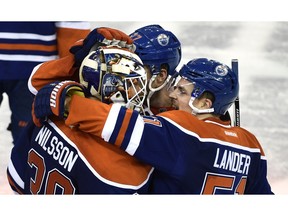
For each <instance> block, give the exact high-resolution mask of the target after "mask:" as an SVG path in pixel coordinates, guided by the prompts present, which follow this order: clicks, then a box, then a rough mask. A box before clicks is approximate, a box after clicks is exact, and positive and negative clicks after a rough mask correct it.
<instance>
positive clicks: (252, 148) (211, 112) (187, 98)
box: [65, 58, 273, 194]
mask: <svg viewBox="0 0 288 216" xmlns="http://www.w3.org/2000/svg"><path fill="white" fill-rule="evenodd" d="M179 74H180V77H181V78H180V80H179V82H178V83H177V85H175V86H172V87H171V89H172V90H171V92H170V95H169V96H170V98H171V99H172V100H173V106H174V107H175V109H176V110H172V111H168V112H163V113H160V114H158V115H157V116H153V117H151V116H141V115H140V114H139V113H138V112H136V111H133V110H128V109H126V108H125V107H123V106H120V105H117V104H113V105H112V106H108V105H107V104H103V103H101V102H99V101H93V103H91V101H90V100H89V99H87V98H83V97H79V96H77V95H73V96H72V99H71V101H70V105H68V107H69V115H68V117H67V119H66V120H65V124H66V125H68V126H77V127H79V129H80V130H84V131H87V130H88V129H90V132H92V133H93V134H94V135H97V136H99V137H101V138H102V139H103V140H105V141H107V142H109V143H111V144H113V145H114V146H118V147H119V148H120V149H122V150H125V151H126V152H127V153H129V154H130V155H132V156H133V157H136V158H138V159H139V160H141V161H143V162H145V163H148V164H150V165H152V166H153V167H155V171H156V170H157V175H154V177H153V181H154V183H153V185H154V188H153V190H152V192H153V193H160V194H161V193H165V194H273V192H272V191H271V187H270V184H269V183H268V180H267V176H266V175H267V162H266V158H265V154H264V151H263V149H262V147H261V145H260V144H259V142H258V140H257V139H256V137H255V136H254V135H253V134H251V133H250V132H248V131H247V130H245V129H243V128H241V127H232V126H231V125H230V124H229V123H227V122H224V121H222V120H221V119H220V116H221V115H223V114H225V113H226V112H227V110H228V109H229V107H230V106H231V105H232V104H233V103H234V101H235V98H236V97H237V95H238V91H239V84H238V78H237V76H236V75H235V74H234V72H233V71H232V70H231V69H230V68H229V67H228V66H226V65H224V64H222V63H220V62H217V61H215V60H209V59H205V58H199V59H193V60H191V61H189V62H188V63H187V64H185V65H183V67H182V68H181V70H180V71H179ZM83 107H85V108H83ZM90 107H93V109H94V110H98V111H97V112H95V114H94V115H90V116H88V117H87V118H85V117H84V118H83V116H82V117H80V115H81V114H83V113H84V112H85V110H86V109H89V108H90ZM95 107H96V108H97V109H95ZM85 121H86V123H85ZM91 123H93V124H95V125H97V126H95V125H94V126H92V124H91ZM87 125H90V128H89V127H88V126H87ZM92 128H93V129H92ZM154 174H155V173H154Z"/></svg>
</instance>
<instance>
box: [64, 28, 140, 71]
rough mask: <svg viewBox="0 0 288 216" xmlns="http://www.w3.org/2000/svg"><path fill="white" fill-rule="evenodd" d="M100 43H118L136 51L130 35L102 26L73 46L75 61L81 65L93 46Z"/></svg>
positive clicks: (71, 49) (72, 51) (71, 50)
mask: <svg viewBox="0 0 288 216" xmlns="http://www.w3.org/2000/svg"><path fill="white" fill-rule="evenodd" d="M99 45H107V46H108V45H118V46H120V47H122V48H127V49H129V50H130V51H132V52H134V51H135V45H134V44H133V40H132V39H131V38H130V37H129V35H127V34H125V33H124V32H122V31H120V30H117V29H113V28H107V27H101V28H96V29H94V30H93V31H91V32H90V33H89V34H88V36H87V37H86V38H85V39H84V41H83V44H80V45H75V46H73V47H71V48H70V52H71V53H73V54H74V56H75V62H76V63H77V64H79V65H80V64H81V62H82V61H83V59H84V58H85V57H86V56H87V55H88V54H89V52H90V50H91V48H92V47H94V46H99Z"/></svg>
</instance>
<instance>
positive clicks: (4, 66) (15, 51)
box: [0, 22, 90, 143]
mask: <svg viewBox="0 0 288 216" xmlns="http://www.w3.org/2000/svg"><path fill="white" fill-rule="evenodd" d="M89 32H90V23H89V22H0V104H1V98H2V94H3V93H6V94H7V96H8V99H9V107H10V109H11V123H10V124H9V126H8V128H7V129H8V130H10V131H11V133H12V138H13V143H15V142H16V141H17V139H18V136H19V134H20V132H21V131H22V129H23V128H24V127H25V126H26V125H27V123H28V121H29V120H31V105H32V102H33V96H32V95H31V93H30V92H29V90H28V88H27V81H28V78H29V76H30V74H31V71H32V69H33V68H34V67H35V66H36V65H38V64H39V63H41V62H45V61H49V60H52V59H57V58H59V57H60V58H61V57H63V56H65V55H67V54H68V52H69V48H70V46H72V45H73V44H74V43H75V42H76V41H77V40H79V39H81V38H85V37H86V36H87V35H88V33H89Z"/></svg>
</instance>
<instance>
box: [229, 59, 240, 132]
mask: <svg viewBox="0 0 288 216" xmlns="http://www.w3.org/2000/svg"><path fill="white" fill-rule="evenodd" d="M231 64H232V70H233V72H234V73H235V74H236V76H237V78H238V81H239V71H238V59H232V61H231ZM232 113H233V120H232V119H231V120H232V121H233V122H232V123H233V124H232V125H233V126H238V127H239V126H240V101H239V93H238V96H237V98H236V100H235V102H234V104H233V110H232Z"/></svg>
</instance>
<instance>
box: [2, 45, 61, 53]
mask: <svg viewBox="0 0 288 216" xmlns="http://www.w3.org/2000/svg"><path fill="white" fill-rule="evenodd" d="M0 49H1V50H31V51H33V50H34V51H47V52H53V51H57V46H56V45H47V46H45V45H38V44H0Z"/></svg>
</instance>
